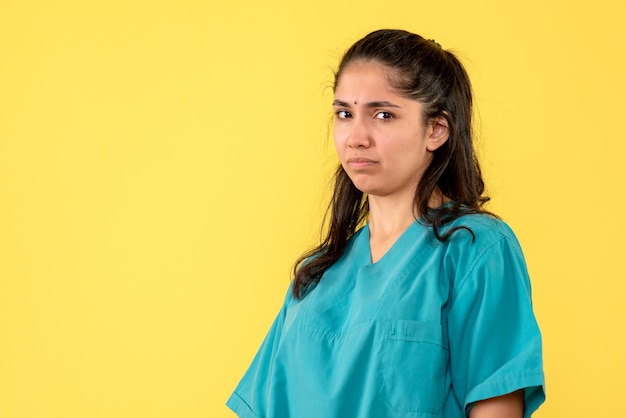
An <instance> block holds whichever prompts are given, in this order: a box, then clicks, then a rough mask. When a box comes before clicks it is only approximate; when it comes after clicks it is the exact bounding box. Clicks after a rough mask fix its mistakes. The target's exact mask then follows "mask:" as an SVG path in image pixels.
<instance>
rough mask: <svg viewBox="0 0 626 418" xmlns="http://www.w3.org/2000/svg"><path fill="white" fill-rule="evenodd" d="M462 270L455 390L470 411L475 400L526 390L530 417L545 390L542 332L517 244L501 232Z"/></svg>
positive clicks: (452, 341)
mask: <svg viewBox="0 0 626 418" xmlns="http://www.w3.org/2000/svg"><path fill="white" fill-rule="evenodd" d="M462 274H463V275H462V276H460V277H457V280H456V282H455V284H454V290H453V293H452V301H451V305H450V311H449V314H448V335H449V347H450V367H451V374H452V386H453V390H454V391H455V394H456V396H457V398H458V399H459V401H460V403H461V404H463V405H464V407H465V411H466V413H469V410H470V409H471V407H472V406H473V404H474V403H475V402H477V401H480V400H484V399H489V398H493V397H497V396H502V395H505V394H508V393H511V392H514V391H517V390H520V389H523V390H524V399H525V412H524V417H525V418H528V417H530V416H531V414H532V413H533V412H534V411H535V410H536V409H537V408H538V407H539V405H541V403H543V401H544V399H545V391H544V375H543V365H542V354H541V351H542V348H541V334H540V331H539V327H538V325H537V322H536V319H535V316H534V314H533V310H532V301H531V289H530V280H529V277H528V272H527V269H526V264H525V261H524V257H523V255H522V252H521V249H520V248H519V244H518V243H517V241H516V240H515V238H514V237H509V236H506V235H505V236H501V237H500V239H498V240H495V242H492V243H490V244H489V245H487V246H485V247H484V248H483V249H481V250H480V251H479V252H478V253H477V254H476V256H475V257H474V259H473V261H472V263H470V264H469V265H468V267H467V269H466V271H465V272H463V273H462Z"/></svg>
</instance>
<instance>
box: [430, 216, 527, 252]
mask: <svg viewBox="0 0 626 418" xmlns="http://www.w3.org/2000/svg"><path fill="white" fill-rule="evenodd" d="M452 229H456V231H455V232H454V233H452V235H451V236H450V238H449V239H448V242H447V245H448V246H451V247H467V248H470V247H474V248H476V249H484V248H486V247H491V246H493V245H494V244H496V243H498V242H500V241H503V240H504V241H506V243H508V244H510V245H512V246H513V247H515V248H517V249H518V250H520V251H521V248H520V245H519V242H518V240H517V237H516V236H515V233H514V232H513V230H512V229H511V227H509V225H508V224H507V223H506V222H504V221H502V220H501V219H498V218H495V217H493V216H491V215H487V214H470V215H463V216H460V217H459V218H457V219H455V220H454V221H452V222H450V223H448V224H446V225H445V226H444V227H443V228H442V232H444V233H445V232H447V231H449V230H452Z"/></svg>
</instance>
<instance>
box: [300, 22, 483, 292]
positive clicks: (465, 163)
mask: <svg viewBox="0 0 626 418" xmlns="http://www.w3.org/2000/svg"><path fill="white" fill-rule="evenodd" d="M355 61H365V62H367V61H373V62H378V63H381V64H383V65H384V66H385V67H387V68H388V69H389V71H388V74H387V76H388V77H389V81H390V83H391V84H392V86H393V87H394V88H395V89H397V91H398V92H400V93H401V94H402V95H404V96H405V97H407V98H410V99H414V100H417V101H419V102H420V103H421V105H422V109H423V115H422V120H423V121H424V123H428V121H430V120H432V119H433V118H436V117H443V118H445V119H446V121H447V123H448V127H449V137H448V140H447V141H446V142H445V143H444V144H443V145H442V146H441V147H439V148H438V149H437V150H435V151H434V152H433V158H432V161H431V163H430V165H429V166H428V168H427V169H426V171H425V172H424V174H423V176H422V178H421V179H420V182H419V184H418V186H417V189H416V191H415V197H414V202H415V208H416V209H417V212H418V213H419V215H420V222H423V223H425V224H426V225H429V226H432V230H433V233H434V236H435V237H436V239H437V240H439V241H442V242H443V241H445V240H447V239H448V238H449V237H450V235H451V234H452V233H454V232H455V231H457V230H459V229H467V230H469V229H468V228H466V227H463V226H459V227H456V228H451V229H449V230H448V231H446V232H445V233H443V234H442V233H441V227H442V226H444V225H445V224H447V223H449V222H451V221H453V220H455V219H457V218H459V217H461V216H463V215H466V214H470V213H489V212H487V211H485V210H484V209H482V207H483V205H484V204H485V202H487V201H488V200H489V198H488V197H486V196H484V195H483V193H484V189H485V186H484V182H483V179H482V175H481V171H480V166H479V164H478V161H477V158H476V154H475V152H474V147H473V145H472V134H473V132H472V88H471V84H470V80H469V77H468V75H467V72H466V71H465V69H464V68H463V65H462V64H461V62H460V61H459V60H458V59H457V58H456V56H454V55H453V54H452V53H451V52H449V51H446V50H444V49H442V48H441V46H440V45H439V44H437V43H436V42H435V41H430V40H426V39H424V38H422V37H421V36H419V35H416V34H413V33H410V32H406V31H403V30H378V31H375V32H372V33H370V34H369V35H367V36H365V37H364V38H363V39H361V40H359V41H357V42H356V43H355V44H354V45H352V47H350V49H348V51H347V52H346V53H345V54H344V56H343V58H342V59H341V62H340V64H339V68H338V69H337V72H336V74H335V84H334V87H335V88H336V87H337V82H338V80H339V78H340V77H341V74H342V72H343V70H344V69H345V68H346V66H348V65H349V64H351V63H353V62H355ZM334 180H335V185H334V190H333V196H332V199H331V202H330V204H329V208H328V213H330V224H329V226H328V230H327V232H326V234H325V237H324V238H323V240H322V242H321V243H320V245H319V246H317V247H315V248H313V249H312V250H310V251H308V252H306V253H305V254H303V255H302V256H301V257H300V258H299V259H298V260H297V261H296V264H295V266H294V274H295V277H294V280H293V286H292V291H293V295H294V297H296V298H301V297H303V296H304V295H305V294H306V292H307V289H308V288H309V286H310V285H311V284H315V283H317V282H319V280H320V279H321V277H322V274H323V273H324V271H326V269H327V268H329V267H330V266H331V265H332V264H333V263H335V262H336V261H337V260H338V259H339V257H341V255H342V254H343V252H344V251H345V248H346V246H347V244H348V241H349V240H350V238H351V237H352V235H354V233H355V232H356V230H357V228H358V227H359V226H360V225H361V224H362V223H363V221H364V220H365V218H366V217H367V215H368V213H369V207H368V204H367V199H366V197H365V196H364V194H363V193H362V192H361V191H360V190H358V189H357V188H356V187H355V186H354V184H353V183H352V181H351V180H350V178H349V177H348V175H347V173H346V172H345V171H344V169H343V168H342V166H341V165H339V167H338V168H337V171H336V172H335V177H334ZM437 191H440V192H441V193H442V194H443V195H444V196H445V197H447V198H449V199H450V200H451V202H450V203H449V204H447V205H443V206H441V207H439V208H436V209H433V208H430V207H429V206H428V203H429V200H430V198H431V196H432V195H433V193H435V192H437ZM328 213H327V215H328ZM469 232H470V233H472V231H471V230H470V231H469ZM472 237H473V233H472Z"/></svg>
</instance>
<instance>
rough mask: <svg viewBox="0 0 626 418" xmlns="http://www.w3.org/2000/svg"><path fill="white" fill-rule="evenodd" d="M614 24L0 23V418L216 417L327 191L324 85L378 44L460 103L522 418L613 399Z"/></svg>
mask: <svg viewBox="0 0 626 418" xmlns="http://www.w3.org/2000/svg"><path fill="white" fill-rule="evenodd" d="M625 20H626V6H624V5H623V3H622V2H618V1H615V0H613V1H612V0H599V1H594V2H576V1H575V2H572V1H565V0H561V1H553V2H550V1H546V0H527V1H525V2H514V3H511V2H504V1H501V0H489V1H483V2H474V1H467V0H449V1H446V2H441V1H430V2H424V1H419V2H418V1H414V0H398V1H395V2H381V1H380V0H376V1H371V0H344V1H339V2H337V1H329V0H319V1H308V2H297V1H293V2H286V1H283V0H280V1H279V0H269V1H265V2H259V1H256V0H248V1H243V2H241V1H221V2H215V1H200V0H198V1H189V0H183V1H181V0H177V1H173V0H172V1H148V0H137V1H132V0H131V1H127V0H125V1H120V0H114V1H100V2H89V1H71V0H60V1H54V2H52V1H49V2H45V1H26V2H25V1H18V0H2V1H0V199H1V200H0V417H2V418H35V417H37V418H38V417H46V418H48V417H50V418H52V417H54V418H57V417H58V418H85V417H89V418H91V417H103V418H104V417H106V418H110V417H120V418H126V417H129V418H131V417H132V418H135V417H151V418H152V417H154V418H157V417H186V418H190V417H228V416H231V415H230V413H229V412H228V411H227V410H226V408H225V407H224V406H223V404H224V402H225V400H226V398H227V397H228V395H229V394H230V392H231V390H232V388H233V387H234V385H235V384H236V382H237V381H238V379H239V377H240V376H241V374H242V373H243V372H244V370H245V368H246V367H247V365H248V363H249V361H250V360H251V358H252V355H253V354H254V352H255V351H256V349H257V347H258V345H259V343H260V340H261V339H262V337H263V335H264V334H265V331H266V330H267V328H268V326H269V324H270V322H271V320H272V318H273V317H274V314H275V312H276V311H277V309H278V307H279V304H280V302H281V301H282V298H283V295H284V292H285V290H286V287H287V285H288V283H289V279H290V275H289V270H290V268H291V263H292V262H293V260H294V259H295V258H296V256H297V255H298V254H299V253H300V252H302V251H303V250H304V249H305V248H307V246H308V245H310V244H312V243H313V242H314V239H315V238H316V236H317V231H318V224H319V222H320V219H321V210H322V208H323V206H324V199H323V196H324V190H325V189H324V187H325V181H326V178H327V175H328V173H329V171H330V169H331V168H332V167H333V166H334V162H333V158H332V146H330V144H329V142H328V135H327V128H328V127H327V123H328V120H329V115H330V103H329V97H330V94H329V90H328V89H327V86H328V85H329V84H330V80H331V71H332V68H333V67H334V66H335V64H336V62H337V59H338V57H339V55H340V53H341V51H343V50H344V49H345V48H346V47H347V46H349V44H350V43H351V42H353V41H354V40H356V39H357V38H358V37H360V36H362V35H364V34H365V33H366V32H368V31H370V30H372V29H376V28H379V27H402V28H406V29H409V30H412V31H415V32H418V33H421V34H423V35H425V36H427V37H429V38H430V37H432V38H436V39H437V41H438V42H439V43H441V44H442V45H444V47H448V48H454V49H456V50H457V51H458V52H459V53H460V55H461V56H462V57H463V58H464V59H465V62H466V64H467V66H468V69H469V71H470V73H471V76H472V77H473V81H474V84H475V89H476V98H477V103H478V109H479V115H480V122H481V127H482V128H481V137H482V141H481V154H482V156H483V161H484V169H485V171H486V175H487V179H488V181H489V190H490V193H491V195H492V197H493V203H492V205H491V209H493V210H494V211H496V212H498V213H499V214H501V215H502V216H503V217H504V219H505V220H507V221H508V222H509V223H510V224H511V225H512V226H513V228H514V229H515V230H516V232H517V233H518V235H519V238H520V240H521V242H522V245H523V247H524V248H525V251H526V255H527V259H528V263H529V266H530V270H531V274H532V277H533V286H534V298H535V307H536V313H537V316H538V318H539V321H540V324H541V326H542V330H543V334H544V342H545V364H546V366H545V367H546V373H547V383H548V401H547V403H546V404H545V405H544V407H543V408H542V409H541V410H540V412H539V413H537V414H536V416H537V417H539V418H541V417H546V418H547V417H614V416H617V415H618V414H620V413H622V412H623V406H622V402H621V401H622V398H623V393H622V392H623V389H624V384H623V381H624V376H625V375H626V355H625V354H624V353H626V336H625V330H626V303H625V302H624V296H625V295H626V284H625V282H626V267H625V263H624V254H623V253H624V249H625V248H624V244H623V242H624V236H626V223H625V221H624V215H623V206H624V203H626V201H625V198H624V196H623V193H624V191H625V189H626V188H625V187H624V186H625V185H624V183H625V179H626V169H625V166H626V164H625V163H624V155H625V153H626V146H625V145H624V143H625V139H626V138H625V135H624V133H623V131H624V129H623V126H622V125H623V122H622V120H623V114H624V110H625V105H624V97H626V83H625V81H624V75H625V74H626V58H625V57H624V51H625V50H626V49H625V46H624V45H626V35H625V34H626V31H624V29H623V27H624V26H623V25H624V21H625Z"/></svg>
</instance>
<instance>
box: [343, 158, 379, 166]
mask: <svg viewBox="0 0 626 418" xmlns="http://www.w3.org/2000/svg"><path fill="white" fill-rule="evenodd" d="M374 164H377V162H376V161H374V160H370V159H369V158H363V157H353V158H349V159H348V165H349V166H350V167H352V168H367V167H371V166H373V165H374Z"/></svg>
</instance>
